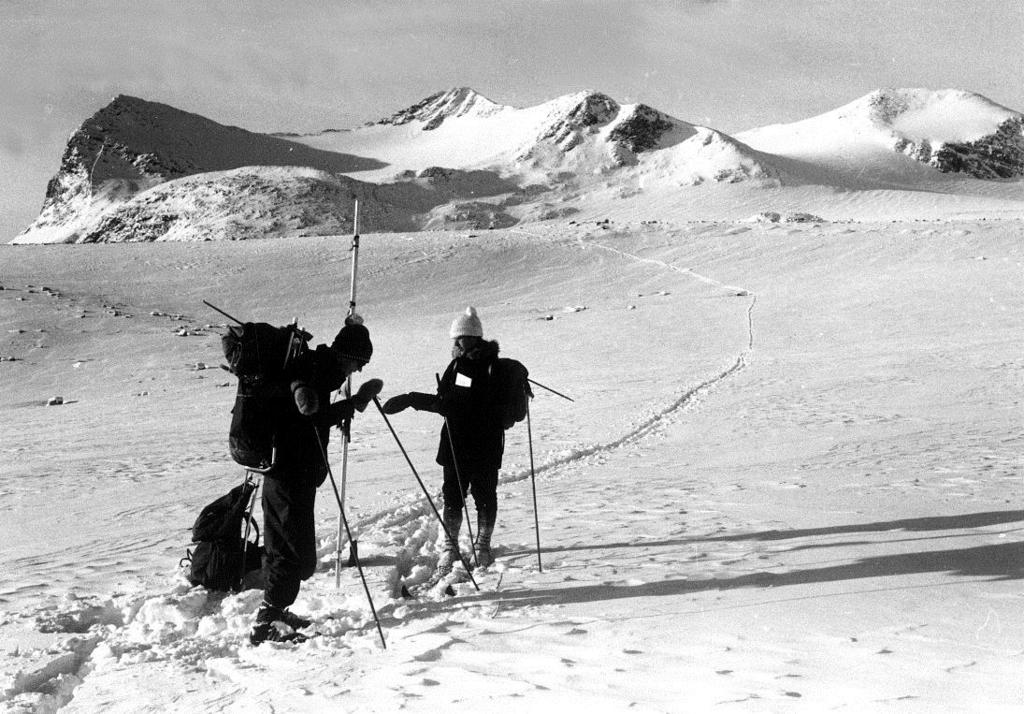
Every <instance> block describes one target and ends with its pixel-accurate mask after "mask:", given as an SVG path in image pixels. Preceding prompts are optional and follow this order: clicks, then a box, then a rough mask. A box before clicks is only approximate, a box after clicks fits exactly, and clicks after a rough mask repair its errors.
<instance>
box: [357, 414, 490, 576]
mask: <svg viewBox="0 0 1024 714" xmlns="http://www.w3.org/2000/svg"><path fill="white" fill-rule="evenodd" d="M373 403H374V404H376V405H377V411H379V412H380V415H381V416H382V417H384V423H385V424H387V425H388V430H390V431H391V436H393V437H395V443H396V444H398V448H399V449H400V450H401V451H402V456H404V457H405V462H406V463H407V464H409V468H410V469H412V475H413V476H415V477H416V481H418V482H419V484H420V488H421V489H423V495H424V496H426V498H427V503H429V504H430V508H431V510H433V511H434V515H435V516H437V521H438V523H440V524H441V529H442V530H444V534H445V536H447V538H448V540H449V541H450V540H452V533H451V531H450V530H448V526H446V525H445V523H444V519H443V518H441V514H440V513H438V512H437V506H435V505H434V500H433V499H432V498H431V497H430V492H429V491H427V487H426V486H425V485H424V484H423V479H421V478H420V475H419V473H418V472H417V471H416V467H415V466H413V465H412V459H410V458H409V453H408V452H407V451H406V450H405V447H404V446H402V440H401V439H399V438H398V434H397V433H395V428H394V427H393V426H391V420H390V419H388V415H387V414H385V413H384V407H382V406H381V405H380V400H379V399H377V397H374V398H373ZM459 560H461V561H462V567H464V568H465V569H466V573H467V574H468V575H469V580H470V582H472V583H473V587H474V588H476V589H477V591H479V590H480V586H479V585H477V584H476V578H474V577H473V571H472V569H471V568H470V567H469V563H467V562H466V558H465V556H464V555H462V551H461V550H460V551H459Z"/></svg>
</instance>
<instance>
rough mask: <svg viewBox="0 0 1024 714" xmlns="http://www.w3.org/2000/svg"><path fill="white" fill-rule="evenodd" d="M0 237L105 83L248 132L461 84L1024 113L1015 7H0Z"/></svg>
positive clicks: (797, 112) (684, 115) (486, 89)
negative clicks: (877, 98) (919, 97)
mask: <svg viewBox="0 0 1024 714" xmlns="http://www.w3.org/2000/svg"><path fill="white" fill-rule="evenodd" d="M0 67H2V70H0V241H3V242H6V241H7V240H9V239H10V238H12V237H13V236H14V235H15V234H16V233H17V232H19V231H20V230H22V229H23V228H24V227H25V226H27V224H28V223H29V222H31V220H32V219H33V218H34V217H35V215H36V213H38V210H39V208H40V206H41V204H42V199H43V195H44V193H45V189H46V182H47V180H48V179H49V178H50V177H51V176H52V175H53V174H54V173H55V172H56V171H57V169H58V168H59V164H60V157H61V154H62V152H63V149H64V145H65V143H66V142H67V139H68V137H69V136H70V134H71V133H72V132H74V131H75V129H77V128H78V126H79V125H80V124H81V123H82V121H84V120H85V119H86V118H87V117H89V116H90V115H91V114H93V113H94V112H95V111H97V110H98V109H100V108H101V107H102V106H103V105H105V104H106V103H107V102H108V101H110V99H112V98H113V97H114V96H115V95H117V94H131V95H134V96H138V97H141V98H143V99H148V100H152V101H158V102H163V103H166V104H171V105H173V106H175V107H178V108H179V109H183V110H186V111H191V112H195V113H198V114H202V115H204V116H206V117H208V118H210V119H213V120H215V121H218V122H221V123H224V124H234V125H237V126H241V127H244V128H246V129H251V130H254V131H278V130H282V131H310V130H316V129H324V128H344V127H351V126H355V125H357V124H359V123H361V122H363V121H368V120H371V119H376V118H379V117H382V116H386V115H388V114H390V113H392V112H394V111H396V110H398V109H401V108H404V107H406V106H408V105H410V104H413V103H414V102H416V101H418V100H419V99H422V98H423V97H426V96H428V95H430V94H432V93H434V92H436V91H440V90H444V89H448V88H450V87H454V86H470V87H473V88H474V89H476V90H477V91H479V92H481V93H482V94H484V95H486V96H487V97H489V98H490V99H492V100H494V101H496V102H499V103H502V104H511V105H514V106H529V105H532V104H537V103H539V102H542V101H546V100H548V99H553V98H554V97H557V96H560V95H562V94H567V93H570V92H574V91H578V90H581V89H596V90H600V91H604V92H606V93H608V94H610V95H611V96H612V97H614V98H615V99H617V100H619V101H621V102H633V101H642V102H645V103H647V104H650V105H652V106H654V107H655V108H657V109H660V110H662V111H665V112H667V113H669V114H672V115H673V116H675V117H677V118H679V119H684V120H686V121H690V122H694V123H698V124H705V125H709V126H712V127H715V128H717V129H720V130H722V131H725V132H728V133H735V132H738V131H741V130H743V129H749V128H753V127H756V126H761V125H764V124H770V123H776V122H786V121H793V120H796V119H802V118H805V117H808V116H812V115H815V114H820V113H822V112H824V111H828V110H830V109H833V108H835V107H837V106H840V105H842V104H845V103H847V102H849V101H852V100H854V99H856V98H858V97H860V96H862V95H864V94H866V93H868V92H870V91H872V90H874V89H877V88H880V87H929V88H933V89H942V88H958V89H965V90H969V91H974V92H978V93H980V94H983V95H985V96H987V97H989V98H990V99H992V100H993V101H996V102H998V103H1000V104H1003V105H1005V106H1008V107H1010V108H1011V109H1016V110H1018V111H1022V110H1024V82H1022V81H1021V77H1022V76H1024V2H1020V1H1019V0H1011V1H1007V0H975V1H974V2H972V3H965V2H963V0H931V1H924V0H666V1H664V2H662V1H659V0H652V1H650V2H645V1H643V0H637V1H635V2H625V1H611V0H561V1H560V0H438V1H437V2H433V1H431V0H323V1H322V2H313V1H311V0H290V1H289V2H282V1H281V0H275V1H274V2H264V1H262V0H246V1H244V2H242V1H231V0H228V1H222V0H216V1H215V2H209V1H208V0H202V1H196V0H176V1H175V2H167V1H166V0H161V1H160V2H153V1H152V0H130V1H129V0H122V1H116V0H61V1H58V0H0Z"/></svg>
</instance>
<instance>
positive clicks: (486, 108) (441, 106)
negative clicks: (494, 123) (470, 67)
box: [377, 87, 508, 131]
mask: <svg viewBox="0 0 1024 714" xmlns="http://www.w3.org/2000/svg"><path fill="white" fill-rule="evenodd" d="M505 109H508V107H504V106H502V105H500V104H496V103H494V102H492V101H491V100H490V99H488V98H487V97H485V96H483V95H482V94H479V93H478V92H476V91H474V90H472V89H470V88H469V87H456V88H455V89H449V90H448V91H447V92H438V93H437V94H431V95H430V96H429V97H427V98H426V99H424V100H422V101H420V102H417V103H416V104H413V105H412V106H411V107H408V108H406V109H403V110H401V111H399V112H396V113H394V114H392V115H391V116H390V117H388V118H386V119H381V120H380V121H378V122H377V124H384V125H392V126H401V125H403V124H410V123H412V122H422V123H423V126H422V127H421V128H422V130H423V131H431V130H432V129H436V128H438V127H439V126H441V124H442V123H443V122H444V121H445V120H446V119H449V118H451V117H463V116H475V117H487V116H490V115H492V114H495V113H497V112H500V111H502V110H505Z"/></svg>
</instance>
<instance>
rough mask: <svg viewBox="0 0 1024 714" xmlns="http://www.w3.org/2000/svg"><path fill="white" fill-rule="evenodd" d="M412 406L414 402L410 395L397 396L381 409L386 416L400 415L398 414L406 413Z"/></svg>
mask: <svg viewBox="0 0 1024 714" xmlns="http://www.w3.org/2000/svg"><path fill="white" fill-rule="evenodd" d="M410 406H412V400H411V398H410V396H409V395H408V394H397V395H395V396H393V397H391V399H389V400H387V401H386V402H384V406H383V407H381V409H383V410H384V413H385V414H398V412H400V411H404V410H406V409H408V408H409V407H410Z"/></svg>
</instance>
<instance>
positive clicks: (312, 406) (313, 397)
mask: <svg viewBox="0 0 1024 714" xmlns="http://www.w3.org/2000/svg"><path fill="white" fill-rule="evenodd" d="M291 386H292V396H294V397H295V406H296V407H298V410H299V414H301V415H302V416H313V415H314V414H316V413H317V411H318V410H319V409H320V397H318V396H317V394H316V390H315V389H313V388H312V387H310V386H309V385H308V384H306V383H305V382H299V381H296V382H292V385H291Z"/></svg>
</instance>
